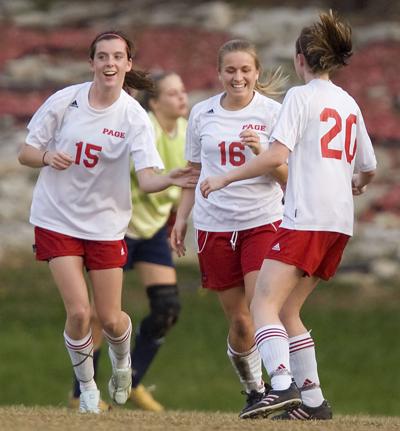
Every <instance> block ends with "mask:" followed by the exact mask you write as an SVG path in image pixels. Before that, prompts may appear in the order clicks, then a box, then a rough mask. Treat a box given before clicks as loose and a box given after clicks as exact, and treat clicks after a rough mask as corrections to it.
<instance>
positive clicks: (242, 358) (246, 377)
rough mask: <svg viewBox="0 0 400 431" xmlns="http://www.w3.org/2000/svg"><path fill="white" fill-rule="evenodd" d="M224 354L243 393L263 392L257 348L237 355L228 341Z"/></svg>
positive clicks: (254, 347)
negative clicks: (226, 355) (236, 376)
mask: <svg viewBox="0 0 400 431" xmlns="http://www.w3.org/2000/svg"><path fill="white" fill-rule="evenodd" d="M226 353H227V354H228V357H229V359H230V361H231V363H232V366H233V368H234V370H235V371H236V374H237V375H238V376H239V380H240V383H241V384H242V385H243V387H244V389H245V391H246V392H247V393H248V394H249V393H250V392H251V391H257V392H264V382H263V379H262V367H261V358H260V353H259V352H258V349H257V346H256V345H254V346H253V347H252V348H251V349H250V350H249V351H247V352H243V353H239V352H235V350H233V349H232V347H231V346H230V345H229V341H228V351H227V352H226Z"/></svg>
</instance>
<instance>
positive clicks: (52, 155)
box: [43, 151, 74, 171]
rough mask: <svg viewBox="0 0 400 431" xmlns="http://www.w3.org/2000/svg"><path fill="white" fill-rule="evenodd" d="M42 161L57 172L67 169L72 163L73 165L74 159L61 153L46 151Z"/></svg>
mask: <svg viewBox="0 0 400 431" xmlns="http://www.w3.org/2000/svg"><path fill="white" fill-rule="evenodd" d="M43 161H44V162H45V163H47V165H48V166H51V167H52V168H53V169H57V170H59V171H63V170H64V169H67V168H69V167H70V166H71V165H72V163H74V159H73V158H72V157H71V156H70V155H69V154H67V153H63V152H61V151H60V152H53V151H48V152H47V153H46V154H45V157H44V160H43Z"/></svg>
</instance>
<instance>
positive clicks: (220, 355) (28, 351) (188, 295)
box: [0, 256, 400, 415]
mask: <svg viewBox="0 0 400 431" xmlns="http://www.w3.org/2000/svg"><path fill="white" fill-rule="evenodd" d="M178 274H179V279H180V285H181V286H182V301H183V310H182V314H181V317H180V320H179V323H178V325H177V326H176V327H175V328H174V330H173V331H172V332H171V334H169V336H168V337H167V341H166V343H165V345H164V346H162V348H161V350H160V353H159V355H158V356H157V358H156V360H155V362H154V364H153V366H152V368H151V369H150V371H149V373H148V374H147V376H146V378H145V381H144V384H146V385H151V384H156V386H157V389H156V397H157V398H158V399H159V400H160V401H161V402H162V403H164V404H165V405H166V406H167V407H168V408H170V409H181V410H214V411H215V410H220V411H238V410H239V409H240V408H241V406H242V404H243V396H242V395H241V394H240V390H241V387H240V385H239V383H238V381H237V378H236V376H235V374H234V372H233V370H232V369H231V365H230V363H229V361H228V360H227V357H226V332H227V325H226V322H225V320H224V317H223V314H222V312H221V310H220V306H219V304H218V302H217V300H216V297H215V295H214V294H212V293H211V292H206V291H204V290H199V289H198V285H199V274H198V270H197V268H196V266H195V265H193V266H190V265H183V266H179V268H178ZM378 292H379V289H378ZM388 292H389V293H390V294H388ZM398 292H399V289H398V286H386V287H385V294H382V295H379V294H378V297H380V296H382V297H384V298H386V299H385V301H378V300H371V299H370V298H369V297H367V296H366V295H364V294H363V289H362V288H360V286H346V285H342V284H337V283H336V285H333V284H332V283H330V284H324V285H322V286H321V288H320V289H319V292H316V294H315V295H314V297H315V298H313V299H312V301H311V302H310V304H309V305H308V307H307V308H306V309H305V310H304V316H303V317H304V320H305V322H306V324H307V326H308V327H309V328H313V332H312V335H313V337H314V339H315V341H316V344H317V356H318V362H319V371H320V377H321V381H322V384H323V388H324V392H325V395H326V397H327V398H328V399H329V400H330V401H331V403H332V404H333V405H334V408H335V412H337V413H341V414H371V415H400V410H399V407H398V393H397V388H398V386H397V384H396V378H397V373H396V370H397V364H398V361H399V358H400V343H398V342H397V332H398V329H399V318H398V307H396V302H395V301H394V300H393V298H396V300H397V304H398ZM388 298H392V299H391V300H389V299H388ZM124 308H125V309H126V310H127V311H128V312H129V313H130V314H131V316H132V315H133V319H134V321H136V322H138V321H139V319H140V318H141V317H143V316H144V315H145V313H146V310H147V301H146V295H145V292H144V291H143V289H142V288H141V286H140V285H139V284H138V283H137V280H136V277H135V274H134V272H130V273H128V274H127V276H126V280H125V291H124ZM64 316H65V313H64V309H63V305H62V302H61V299H60V298H59V295H58V293H57V291H56V288H55V286H54V284H53V282H52V280H51V278H50V274H49V271H48V268H47V266H46V264H41V263H36V262H34V261H33V260H31V259H30V258H28V259H26V258H25V257H23V256H22V257H20V258H18V259H16V260H13V261H10V262H9V265H7V267H5V266H3V267H0V340H1V348H0V363H1V367H0V387H1V390H0V405H12V404H25V405H55V406H63V405H65V404H66V399H67V394H68V391H69V390H70V385H71V367H70V362H69V357H68V355H67V353H66V351H65V348H64V343H63V337H62V331H63V326H64ZM103 350H104V353H103V355H102V357H101V362H100V364H101V367H100V376H99V384H100V387H101V389H102V392H103V394H104V395H106V382H107V379H108V376H109V373H110V366H109V363H108V358H107V355H106V349H103ZM105 398H106V397H105Z"/></svg>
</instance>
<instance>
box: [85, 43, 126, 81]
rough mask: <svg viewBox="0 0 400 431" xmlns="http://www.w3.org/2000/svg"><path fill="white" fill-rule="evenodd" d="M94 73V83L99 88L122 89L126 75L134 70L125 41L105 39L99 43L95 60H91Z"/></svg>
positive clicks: (94, 56)
mask: <svg viewBox="0 0 400 431" xmlns="http://www.w3.org/2000/svg"><path fill="white" fill-rule="evenodd" d="M90 65H91V69H92V71H93V72H94V82H95V83H96V85H98V86H99V88H103V89H113V88H118V89H121V88H122V86H123V83H124V79H125V75H126V73H127V72H128V71H129V70H131V68H132V59H130V58H128V53H127V46H126V43H125V41H124V40H123V39H120V38H113V39H103V40H100V41H99V42H97V44H96V49H95V51H94V55H93V59H90Z"/></svg>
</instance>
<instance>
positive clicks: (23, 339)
mask: <svg viewBox="0 0 400 431" xmlns="http://www.w3.org/2000/svg"><path fill="white" fill-rule="evenodd" d="M300 5H301V6H300ZM329 7H331V8H334V9H336V10H338V11H339V13H340V14H341V15H342V16H344V17H345V18H346V19H347V20H348V21H349V22H350V23H351V25H352V27H353V32H354V56H353V57H352V59H351V62H350V65H349V66H348V67H346V68H345V69H343V70H341V71H340V72H338V73H337V74H336V76H333V81H334V82H335V83H337V84H338V85H340V86H342V87H343V88H344V89H346V90H347V91H349V93H350V94H351V95H352V96H353V97H354V98H355V99H356V101H357V102H358V103H359V105H360V107H361V109H362V111H363V114H364V118H365V121H366V124H367V128H368V130H369V133H370V135H371V138H372V140H373V144H374V147H375V151H376V154H377V158H378V163H379V165H378V176H377V179H376V181H374V183H373V184H372V185H371V186H370V187H369V189H368V192H367V193H366V194H365V195H363V196H361V197H359V198H357V199H356V212H357V224H356V230H355V236H354V238H353V239H352V241H351V242H350V245H349V246H348V248H347V251H346V254H345V257H344V261H343V263H342V266H341V268H340V271H339V273H338V275H337V277H336V278H335V281H334V282H330V283H325V284H323V285H321V288H320V289H319V290H320V292H317V293H316V294H315V295H314V297H315V298H313V299H312V300H311V303H310V306H309V308H308V309H307V310H306V312H305V316H304V317H305V319H306V322H307V323H308V324H309V325H310V327H315V330H314V332H313V336H314V338H315V339H316V341H317V342H318V355H319V361H320V371H321V376H322V379H321V380H322V382H323V384H324V387H325V392H326V394H327V396H328V398H329V399H330V400H331V402H332V404H333V405H334V407H336V410H337V411H338V412H339V413H371V414H390V415H400V407H399V405H400V404H399V393H398V384H399V383H400V379H399V377H397V372H396V369H397V366H398V361H399V358H400V345H399V343H398V342H397V341H396V340H397V334H398V331H399V327H400V318H399V303H400V302H399V300H400V281H399V280H400V265H399V258H400V169H399V168H400V149H399V144H400V65H399V64H400V63H399V58H400V2H399V1H390V0H381V1H379V2H377V1H369V0H331V1H302V2H298V1H295V0H293V1H285V0H279V1H278V0H277V1H274V0H271V1H269V0H259V1H257V0H246V1H240V0H238V1H197V0H192V1H175V0H171V1H156V0H119V1H118V2H114V1H106V0H86V1H84V2H83V1H79V0H69V1H58V0H0V22H1V36H2V38H1V40H2V47H1V49H0V364H1V367H0V388H1V391H0V404H20V403H23V404H27V405H34V404H53V405H65V404H66V399H67V395H68V390H69V386H70V365H69V360H68V357H67V354H66V352H65V351H64V346H63V340H62V337H61V334H62V332H61V331H62V327H63V321H64V312H63V307H62V304H61V300H60V299H59V298H58V294H57V292H56V291H55V287H54V285H53V283H52V281H51V279H50V276H49V273H48V270H47V268H46V266H45V265H44V264H39V263H35V262H34V261H33V255H32V254H31V244H32V238H33V231H32V227H31V226H30V225H29V224H28V222H27V220H28V215H29V207H30V201H31V194H32V189H33V186H34V183H35V180H36V175H37V172H35V171H34V170H32V169H28V168H24V167H21V166H19V165H18V164H17V161H16V155H17V151H18V149H19V146H20V145H21V144H22V143H23V142H24V139H25V135H26V131H25V130H26V129H25V127H26V124H27V122H28V121H29V118H30V117H31V115H32V114H33V112H34V111H35V110H36V109H37V108H38V107H39V106H40V105H41V103H42V102H43V101H44V99H45V98H46V97H47V96H49V95H50V94H51V93H53V92H54V91H55V90H57V89H60V88H62V87H65V86H67V85H69V84H74V83H78V82H83V81H86V80H90V79H91V75H90V72H89V67H88V62H87V57H88V46H89V44H90V42H91V41H92V39H93V38H94V36H95V35H96V34H97V33H98V32H100V31H104V30H107V29H120V30H123V31H124V32H126V33H127V34H128V35H129V36H130V37H131V38H132V39H133V40H134V41H135V44H136V46H137V52H136V57H135V60H134V61H135V65H136V67H138V68H142V69H146V70H151V71H156V70H175V71H176V72H178V73H179V74H180V75H181V76H182V78H183V81H184V83H185V84H186V86H187V89H188V91H189V96H190V101H191V104H193V103H195V102H197V101H199V100H202V99H204V98H206V97H208V96H210V95H211V94H215V93H216V92H219V91H220V90H221V88H220V87H219V82H218V77H217V73H216V56H217V50H218V48H219V47H220V45H221V44H222V43H223V42H225V41H227V40H229V39H232V38H236V37H241V38H246V39H249V40H251V41H253V42H255V43H256V45H257V47H258V51H259V54H260V58H261V61H262V64H263V65H264V69H265V70H270V69H274V68H276V67H277V66H283V68H284V71H285V72H286V73H287V74H289V75H290V77H291V78H290V82H289V86H291V85H295V84H298V82H297V81H296V78H295V76H294V71H293V67H292V56H293V49H294V41H295V39H296V37H297V35H298V33H299V31H300V30H301V28H302V27H303V26H305V25H308V24H309V23H310V22H312V21H313V20H315V19H316V17H317V15H318V12H319V11H320V10H325V9H327V8H329ZM188 245H189V246H191V251H190V253H189V256H188V258H187V259H185V260H184V261H181V262H179V263H178V265H179V266H178V276H179V277H180V286H181V287H182V296H183V301H184V310H183V313H182V318H181V321H180V323H179V324H178V325H177V327H176V329H175V330H174V331H173V333H171V335H170V337H169V340H168V341H169V342H168V343H166V346H165V347H164V348H163V350H162V352H161V354H160V355H159V357H158V358H157V360H156V363H155V364H154V367H153V368H152V369H151V370H150V372H149V375H148V377H147V379H148V380H147V383H148V384H152V383H156V385H157V397H158V398H159V399H160V400H161V401H163V402H164V403H165V404H166V406H167V407H168V408H175V409H178V408H179V409H200V410H202V409H210V410H231V411H236V410H238V409H240V408H241V407H242V402H243V400H242V399H241V396H240V387H239V384H238V383H237V382H236V377H235V376H234V374H233V371H232V370H231V369H230V364H229V363H228V360H227V358H226V356H225V349H226V347H225V343H226V325H225V322H224V320H223V317H222V312H220V311H219V306H218V304H217V303H216V301H215V298H214V296H213V295H212V294H210V293H205V292H204V291H202V290H200V289H199V284H200V281H199V274H198V270H197V263H196V257H195V252H194V247H193V246H192V244H190V243H189V244H188ZM125 283H126V289H125V294H124V295H125V305H126V308H127V309H128V311H129V312H130V313H131V314H133V315H136V316H140V315H141V313H145V312H146V301H145V296H144V292H143V291H142V290H143V289H141V288H140V286H139V285H137V282H136V279H135V276H134V274H128V276H127V278H126V281H125ZM133 286H135V287H133ZM105 356H106V355H104V372H101V374H102V376H104V379H106V377H107V376H108V372H109V369H108V364H107V360H106V359H107V358H105ZM178 370H179V371H178ZM15 379H18V380H19V382H20V383H19V384H17V385H16V384H15ZM105 381H106V380H104V382H105ZM377 393H379V397H378V398H379V400H377V399H376V396H375V395H376V394H377ZM210 394H212V397H210Z"/></svg>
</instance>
